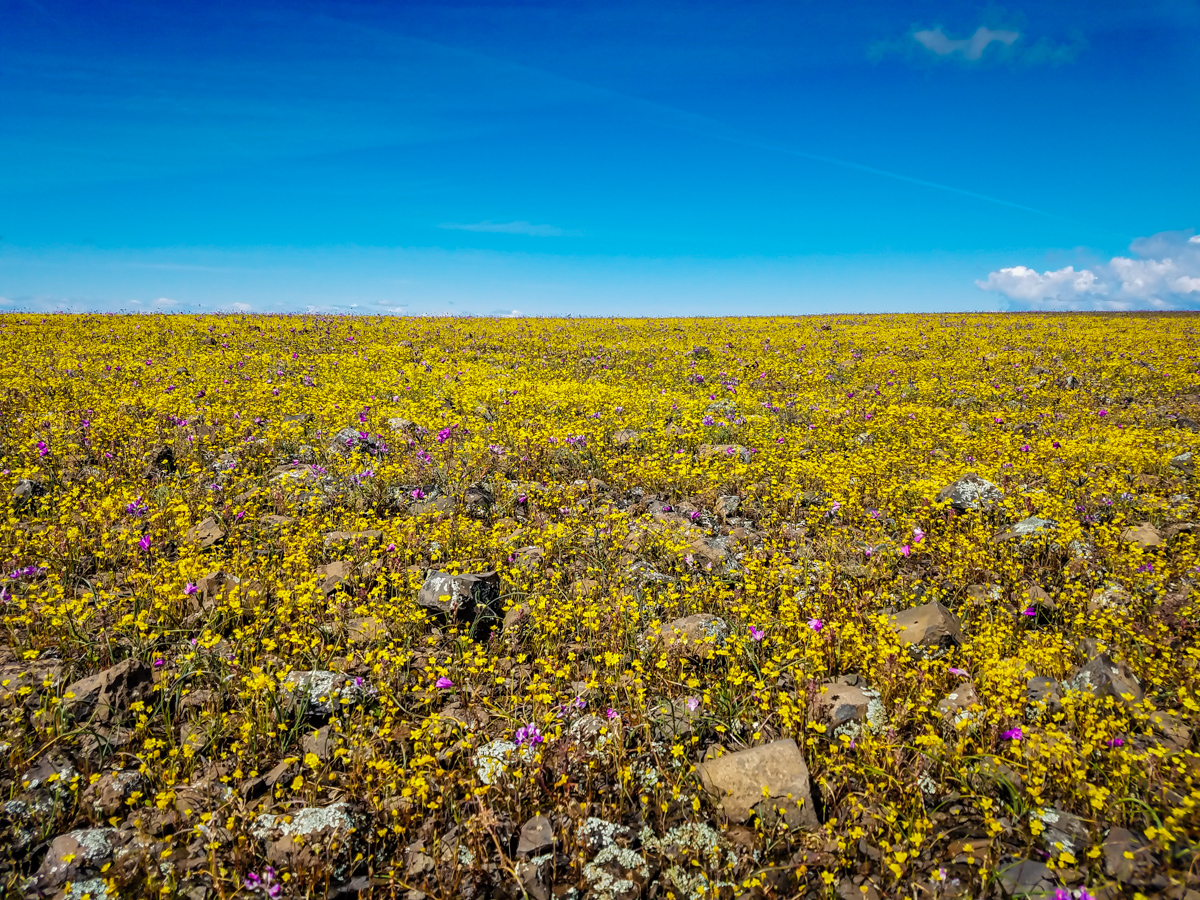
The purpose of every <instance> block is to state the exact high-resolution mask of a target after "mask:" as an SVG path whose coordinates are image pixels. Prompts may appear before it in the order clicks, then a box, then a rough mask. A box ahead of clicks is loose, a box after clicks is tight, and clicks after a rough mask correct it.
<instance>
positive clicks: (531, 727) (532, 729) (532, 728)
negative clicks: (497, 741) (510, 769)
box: [513, 722, 546, 747]
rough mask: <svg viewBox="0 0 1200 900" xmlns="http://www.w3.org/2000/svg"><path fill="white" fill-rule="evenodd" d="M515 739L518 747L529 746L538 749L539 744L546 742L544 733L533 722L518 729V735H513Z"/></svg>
mask: <svg viewBox="0 0 1200 900" xmlns="http://www.w3.org/2000/svg"><path fill="white" fill-rule="evenodd" d="M513 738H514V740H515V741H516V744H517V746H518V747H520V746H521V745H523V744H528V745H529V746H530V747H536V746H537V745H538V744H540V743H542V741H544V740H546V738H545V737H544V736H543V735H542V732H541V731H540V730H539V729H538V727H537V725H535V724H534V723H533V722H530V723H529V724H528V725H522V726H521V727H520V728H518V729H517V731H516V734H515V735H513Z"/></svg>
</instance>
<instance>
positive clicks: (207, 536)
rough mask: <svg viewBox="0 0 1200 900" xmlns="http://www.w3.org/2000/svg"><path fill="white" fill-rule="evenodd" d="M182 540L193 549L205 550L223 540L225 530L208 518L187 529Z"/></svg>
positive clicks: (211, 517)
mask: <svg viewBox="0 0 1200 900" xmlns="http://www.w3.org/2000/svg"><path fill="white" fill-rule="evenodd" d="M184 540H185V541H186V542H187V543H189V544H191V545H192V546H194V547H198V548H199V549H201V550H207V549H208V548H209V547H212V546H215V545H216V544H219V543H220V542H221V541H223V540H225V529H223V528H222V527H221V526H220V524H219V523H218V522H217V520H216V519H215V518H214V517H213V516H209V517H208V518H207V519H205V520H204V521H203V522H198V523H197V524H195V525H193V526H192V527H191V528H189V529H188V530H187V534H186V535H184Z"/></svg>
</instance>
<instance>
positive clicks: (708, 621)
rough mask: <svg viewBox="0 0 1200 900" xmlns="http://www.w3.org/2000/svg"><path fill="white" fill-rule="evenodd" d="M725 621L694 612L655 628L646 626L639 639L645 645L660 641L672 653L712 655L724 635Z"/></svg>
mask: <svg viewBox="0 0 1200 900" xmlns="http://www.w3.org/2000/svg"><path fill="white" fill-rule="evenodd" d="M728 637H729V625H728V624H726V622H725V620H724V619H722V618H720V617H719V616H714V615H711V614H709V613H696V614H695V615H691V616H684V617H683V618H681V619H675V620H674V621H671V622H667V623H666V624H665V625H663V626H662V627H660V628H658V629H657V630H655V629H653V628H651V629H648V630H647V631H646V632H645V633H644V634H643V635H642V638H643V640H644V641H645V642H646V643H647V644H648V645H658V644H661V646H662V647H663V649H665V650H666V651H667V653H669V654H671V655H673V656H688V657H691V658H693V659H703V660H710V659H713V658H714V657H715V656H716V654H717V651H718V650H720V649H721V648H722V647H723V646H724V644H725V640H726V638H728Z"/></svg>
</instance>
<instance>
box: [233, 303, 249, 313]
mask: <svg viewBox="0 0 1200 900" xmlns="http://www.w3.org/2000/svg"><path fill="white" fill-rule="evenodd" d="M233 308H234V310H235V311H237V312H250V310H251V309H253V307H252V306H251V305H250V304H249V303H235V304H233Z"/></svg>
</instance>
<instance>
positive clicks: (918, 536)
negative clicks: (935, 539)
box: [913, 527, 925, 544]
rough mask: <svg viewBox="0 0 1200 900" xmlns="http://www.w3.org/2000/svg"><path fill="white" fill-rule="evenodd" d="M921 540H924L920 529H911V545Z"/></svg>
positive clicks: (923, 533)
mask: <svg viewBox="0 0 1200 900" xmlns="http://www.w3.org/2000/svg"><path fill="white" fill-rule="evenodd" d="M923 540H925V532H923V531H922V530H921V529H920V527H917V528H914V529H913V543H914V544H919V543H921V541H923Z"/></svg>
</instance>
